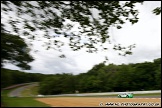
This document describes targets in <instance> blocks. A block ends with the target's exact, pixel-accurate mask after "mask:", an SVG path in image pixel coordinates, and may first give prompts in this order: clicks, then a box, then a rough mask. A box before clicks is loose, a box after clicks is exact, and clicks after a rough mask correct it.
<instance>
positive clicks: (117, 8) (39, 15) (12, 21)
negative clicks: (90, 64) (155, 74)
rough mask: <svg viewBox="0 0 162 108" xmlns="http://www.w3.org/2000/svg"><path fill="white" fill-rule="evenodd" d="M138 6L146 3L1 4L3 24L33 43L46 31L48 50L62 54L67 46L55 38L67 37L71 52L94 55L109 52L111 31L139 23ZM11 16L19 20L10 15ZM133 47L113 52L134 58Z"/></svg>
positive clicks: (68, 2) (12, 2) (115, 48)
mask: <svg viewBox="0 0 162 108" xmlns="http://www.w3.org/2000/svg"><path fill="white" fill-rule="evenodd" d="M137 3H143V1H127V2H119V1H1V4H2V7H1V13H3V14H2V18H1V19H2V22H1V23H2V24H4V25H5V26H7V24H9V25H10V26H11V27H12V29H13V31H12V32H14V33H18V34H19V35H24V36H28V38H30V39H33V40H35V39H36V38H37V37H39V36H38V35H39V34H37V33H36V32H37V31H39V30H41V31H43V32H44V38H47V39H49V42H48V43H46V47H47V48H52V47H53V48H54V49H57V50H61V49H60V47H61V46H63V45H64V43H63V42H62V41H61V40H58V39H57V38H56V37H58V36H59V37H60V36H64V37H66V38H67V39H69V43H68V45H69V46H70V48H71V49H72V50H74V51H77V50H80V49H82V48H86V51H87V52H90V53H93V52H97V51H98V50H107V49H108V48H109V47H108V46H105V45H104V44H111V40H110V35H109V28H110V27H116V28H117V29H121V28H122V25H123V24H124V23H126V22H130V23H132V24H135V23H137V22H138V20H139V18H138V13H139V12H138V10H137V9H135V5H136V4H137ZM12 12H14V14H16V17H15V15H13V16H11V15H9V14H11V13H12ZM3 15H4V16H6V15H8V18H7V19H6V18H5V17H3ZM6 20H7V21H8V23H5V21H6ZM70 21H71V22H70ZM76 28H77V30H76ZM74 29H75V30H74ZM51 38H52V39H54V40H52V41H51V40H50V39H51ZM98 45H100V48H98ZM134 47H135V45H134V44H133V45H130V46H128V47H122V46H121V45H120V44H117V45H114V48H113V49H114V50H120V51H122V52H123V53H121V55H126V54H131V53H132V52H131V49H132V48H134Z"/></svg>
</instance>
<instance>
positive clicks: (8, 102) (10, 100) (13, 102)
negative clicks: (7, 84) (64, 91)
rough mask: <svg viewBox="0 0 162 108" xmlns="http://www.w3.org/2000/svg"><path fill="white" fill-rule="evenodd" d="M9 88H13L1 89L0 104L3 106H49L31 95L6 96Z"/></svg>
mask: <svg viewBox="0 0 162 108" xmlns="http://www.w3.org/2000/svg"><path fill="white" fill-rule="evenodd" d="M11 90H13V89H10V90H3V91H1V105H2V106H3V107H50V106H49V105H47V104H45V103H42V102H39V101H37V100H35V98H33V97H8V96H7V94H8V93H9V92H10V91H11Z"/></svg>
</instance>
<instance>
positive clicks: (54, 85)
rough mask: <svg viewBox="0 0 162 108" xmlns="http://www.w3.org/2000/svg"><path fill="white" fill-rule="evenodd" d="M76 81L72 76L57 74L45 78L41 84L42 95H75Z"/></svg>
mask: <svg viewBox="0 0 162 108" xmlns="http://www.w3.org/2000/svg"><path fill="white" fill-rule="evenodd" d="M74 91H75V81H74V78H73V76H72V75H71V74H62V75H61V74H57V75H53V76H51V77H47V78H45V79H44V80H43V81H42V82H41V83H40V89H39V92H40V93H41V94H61V93H74Z"/></svg>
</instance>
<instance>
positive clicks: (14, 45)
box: [1, 25, 34, 70]
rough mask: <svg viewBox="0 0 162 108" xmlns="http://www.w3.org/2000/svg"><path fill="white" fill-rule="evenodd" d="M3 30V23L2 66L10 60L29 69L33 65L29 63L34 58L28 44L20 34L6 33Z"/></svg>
mask: <svg viewBox="0 0 162 108" xmlns="http://www.w3.org/2000/svg"><path fill="white" fill-rule="evenodd" d="M3 30H4V29H3V27H2V25H1V67H3V64H4V63H5V62H9V63H13V64H15V65H16V66H18V67H20V68H22V69H26V70H29V69H30V68H31V67H30V66H29V65H28V63H29V62H32V61H33V60H34V59H33V57H32V56H31V55H30V54H29V51H28V49H27V48H28V47H27V44H26V43H25V42H24V40H23V39H22V38H20V37H19V36H16V35H12V34H9V33H5V32H3Z"/></svg>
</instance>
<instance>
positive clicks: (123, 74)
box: [40, 58, 161, 94]
mask: <svg viewBox="0 0 162 108" xmlns="http://www.w3.org/2000/svg"><path fill="white" fill-rule="evenodd" d="M159 89H161V58H158V59H155V60H154V62H144V63H136V64H128V65H125V64H122V65H114V64H109V65H107V66H106V65H105V64H104V63H100V64H98V65H95V66H94V67H93V68H92V69H91V70H89V71H88V72H87V73H81V74H79V75H76V76H74V75H68V74H63V75H61V74H60V75H53V76H51V77H47V78H46V79H45V80H44V81H42V82H41V85H40V93H42V94H61V93H74V91H76V90H78V91H79V92H80V93H83V92H84V93H86V92H112V91H118V92H122V91H128V90H129V91H136V90H159Z"/></svg>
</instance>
